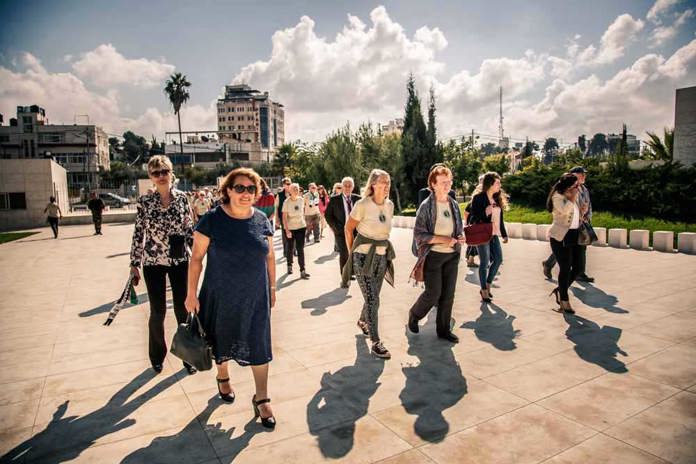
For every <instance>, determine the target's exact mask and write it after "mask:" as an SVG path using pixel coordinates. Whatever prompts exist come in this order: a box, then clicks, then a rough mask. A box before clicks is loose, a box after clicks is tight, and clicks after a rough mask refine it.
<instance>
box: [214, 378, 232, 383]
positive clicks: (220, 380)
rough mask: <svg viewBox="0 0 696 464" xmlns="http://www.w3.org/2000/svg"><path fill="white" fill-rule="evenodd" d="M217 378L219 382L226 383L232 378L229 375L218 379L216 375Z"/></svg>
mask: <svg viewBox="0 0 696 464" xmlns="http://www.w3.org/2000/svg"><path fill="white" fill-rule="evenodd" d="M215 380H217V383H225V382H229V381H230V378H229V377H227V378H226V379H218V378H217V377H215Z"/></svg>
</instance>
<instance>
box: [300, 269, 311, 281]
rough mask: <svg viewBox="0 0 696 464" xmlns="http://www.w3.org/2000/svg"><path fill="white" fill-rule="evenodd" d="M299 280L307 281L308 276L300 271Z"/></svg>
mask: <svg viewBox="0 0 696 464" xmlns="http://www.w3.org/2000/svg"><path fill="white" fill-rule="evenodd" d="M300 279H305V280H307V279H309V274H307V273H306V272H305V271H300Z"/></svg>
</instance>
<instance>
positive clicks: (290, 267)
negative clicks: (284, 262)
mask: <svg viewBox="0 0 696 464" xmlns="http://www.w3.org/2000/svg"><path fill="white" fill-rule="evenodd" d="M288 274H292V266H290V265H288Z"/></svg>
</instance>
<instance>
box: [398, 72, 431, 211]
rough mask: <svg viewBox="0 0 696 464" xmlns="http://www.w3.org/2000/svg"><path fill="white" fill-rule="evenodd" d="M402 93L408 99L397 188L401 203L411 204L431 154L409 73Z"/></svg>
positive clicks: (422, 184) (414, 85)
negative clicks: (404, 91)
mask: <svg viewBox="0 0 696 464" xmlns="http://www.w3.org/2000/svg"><path fill="white" fill-rule="evenodd" d="M406 90H407V92H408V97H407V99H406V108H405V114H404V129H403V134H402V136H401V151H402V155H403V173H404V176H403V179H402V183H401V186H400V189H401V199H402V201H404V202H405V203H406V204H409V203H410V204H412V203H414V202H415V201H416V198H417V193H418V190H419V189H421V188H422V187H424V186H425V185H426V183H427V176H428V171H429V169H430V166H432V164H433V163H432V157H431V156H429V155H430V153H431V151H430V150H429V149H428V141H427V129H426V126H425V121H424V120H423V114H422V113H421V104H420V98H419V97H418V92H417V91H416V84H415V80H414V78H413V75H412V74H411V75H410V76H409V78H408V82H407V84H406ZM433 116H434V113H433Z"/></svg>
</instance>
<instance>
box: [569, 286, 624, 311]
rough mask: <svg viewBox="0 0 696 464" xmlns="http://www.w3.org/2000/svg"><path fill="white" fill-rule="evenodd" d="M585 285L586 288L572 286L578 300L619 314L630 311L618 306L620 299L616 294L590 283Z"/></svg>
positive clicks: (571, 288)
mask: <svg viewBox="0 0 696 464" xmlns="http://www.w3.org/2000/svg"><path fill="white" fill-rule="evenodd" d="M584 285H585V288H584V289H581V288H577V287H570V290H571V291H572V292H573V295H575V297H576V298H577V299H578V300H580V301H582V302H583V303H584V304H586V305H587V306H591V307H593V308H602V309H604V310H605V311H609V312H610V313H617V314H625V313H628V312H630V311H628V310H626V309H623V308H620V307H619V306H617V303H618V302H619V299H618V298H616V297H615V296H614V295H610V294H608V293H606V292H604V291H603V290H601V289H599V288H597V287H595V286H594V285H592V284H590V283H586V284H584Z"/></svg>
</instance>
